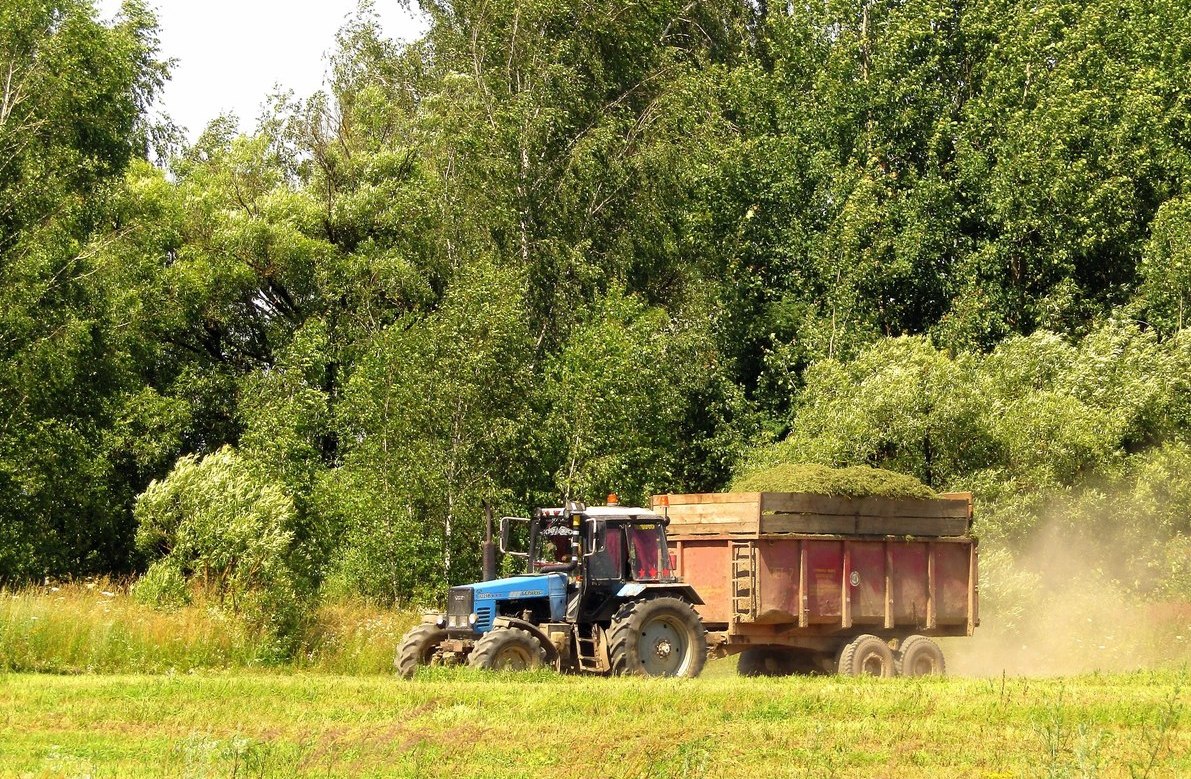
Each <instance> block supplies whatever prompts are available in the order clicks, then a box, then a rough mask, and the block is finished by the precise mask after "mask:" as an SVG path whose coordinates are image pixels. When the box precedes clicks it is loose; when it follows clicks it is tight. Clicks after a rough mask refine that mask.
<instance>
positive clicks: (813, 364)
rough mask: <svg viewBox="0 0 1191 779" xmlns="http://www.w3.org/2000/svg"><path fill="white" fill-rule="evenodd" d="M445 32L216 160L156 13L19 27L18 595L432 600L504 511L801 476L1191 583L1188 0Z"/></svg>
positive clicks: (463, 575) (372, 43)
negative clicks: (869, 473)
mask: <svg viewBox="0 0 1191 779" xmlns="http://www.w3.org/2000/svg"><path fill="white" fill-rule="evenodd" d="M420 8H421V10H422V12H423V13H424V14H425V15H426V17H427V22H428V26H427V31H426V33H425V34H424V35H423V36H422V37H421V38H420V39H418V40H415V41H412V42H408V43H399V42H395V41H393V40H390V39H387V38H386V37H385V36H384V35H383V34H382V33H381V31H380V28H379V25H378V22H377V19H376V17H375V15H374V13H373V12H372V8H371V6H370V5H369V4H368V3H364V4H363V5H362V6H361V7H360V10H359V12H358V13H357V14H356V15H355V17H354V18H353V19H352V20H351V21H350V22H349V23H347V24H346V25H345V26H344V27H343V29H342V30H340V32H339V35H338V38H337V43H336V47H335V49H334V51H333V52H332V53H331V56H330V59H329V62H330V67H329V75H328V83H327V87H326V89H325V90H324V91H322V92H319V93H317V94H315V95H312V96H294V95H292V94H284V93H283V94H278V95H274V96H271V97H270V99H269V102H268V108H267V110H266V111H265V112H264V113H263V115H262V118H261V120H260V122H259V124H258V126H257V127H256V128H255V129H254V130H253V131H252V132H242V131H241V130H240V129H239V127H238V125H237V123H236V121H235V119H234V118H232V117H216V118H214V120H213V121H212V122H211V124H210V125H209V126H208V127H207V128H206V129H205V131H204V132H203V133H202V134H201V136H200V137H199V138H198V140H197V141H195V142H194V143H189V144H188V143H180V142H178V137H179V136H178V133H177V131H176V129H175V128H171V127H170V125H169V123H168V121H166V120H163V118H162V117H160V116H156V115H154V114H153V113H152V105H153V100H154V98H155V96H156V95H157V94H158V93H159V91H160V89H161V87H162V85H163V84H164V83H165V80H166V79H167V78H168V75H169V63H168V60H167V59H166V57H167V55H168V52H162V51H160V46H159V43H158V40H157V29H156V22H155V20H154V18H153V15H152V13H151V12H150V11H149V10H148V9H147V7H146V6H145V5H144V4H143V3H142V2H140V0H130V1H129V2H126V3H125V5H124V6H123V11H122V13H121V15H120V16H119V17H118V18H117V19H116V20H115V21H114V22H113V23H110V24H105V23H102V22H101V21H99V20H98V18H97V14H96V11H95V9H94V7H93V6H92V5H91V3H90V2H88V0H14V1H13V2H9V3H6V4H5V5H4V6H3V8H0V87H2V89H3V94H2V96H0V97H2V100H0V581H3V582H21V581H30V580H38V579H41V578H43V577H47V576H48V577H62V576H83V575H88V574H96V573H117V574H124V573H131V572H145V571H149V573H150V574H151V575H150V576H149V577H147V582H148V583H147V585H146V587H147V588H151V589H153V591H154V592H155V593H157V595H156V596H155V597H159V598H161V599H164V600H169V599H170V598H184V597H185V588H186V582H187V581H193V580H194V579H196V578H203V579H204V580H205V581H206V583H207V585H208V586H209V587H213V588H216V589H217V590H218V591H219V592H220V593H221V597H224V596H226V597H227V598H228V599H229V602H232V603H235V604H237V606H236V608H240V606H239V604H241V603H251V602H253V598H254V597H255V596H253V595H252V592H253V588H252V582H253V581H256V580H257V579H260V578H262V577H267V578H269V580H271V581H281V582H283V583H284V588H285V589H286V592H289V593H290V594H291V596H292V597H291V596H286V597H287V598H289V600H287V601H286V602H287V603H288V602H297V601H300V600H301V598H302V597H312V595H310V594H311V593H318V592H320V591H321V592H335V593H350V594H356V595H362V596H365V597H369V598H373V599H376V600H379V601H382V602H387V603H392V602H408V601H411V600H419V599H431V598H433V597H435V594H436V593H438V592H440V591H441V590H442V588H443V587H444V586H445V585H446V584H447V583H449V582H454V581H460V580H465V579H470V578H472V577H474V576H475V575H476V573H477V571H478V565H479V555H478V554H477V552H476V549H477V546H478V539H479V536H480V532H481V516H482V508H481V507H482V505H483V503H484V502H485V501H487V502H488V503H490V504H491V505H492V506H494V507H495V508H496V510H497V511H499V512H506V513H521V512H524V511H526V510H527V509H528V508H529V507H532V506H536V505H547V504H557V503H558V502H559V501H560V500H562V499H563V498H570V499H582V500H597V499H599V497H600V496H602V495H604V494H605V493H607V492H609V491H616V492H619V493H621V494H622V495H624V496H625V498H626V499H628V500H631V501H634V502H638V501H645V500H647V498H648V496H649V495H650V494H651V493H655V492H662V491H712V490H717V489H722V488H724V487H725V486H726V485H727V484H728V483H729V482H730V481H731V479H732V477H733V475H734V474H738V473H740V472H742V471H743V470H747V469H748V468H752V467H755V466H757V465H758V464H764V463H766V462H772V461H775V460H785V461H814V462H821V463H823V464H828V465H851V464H870V465H874V466H881V467H888V468H893V469H896V470H901V471H904V472H908V473H911V474H913V475H915V476H917V477H918V478H920V479H922V480H923V481H925V482H926V483H928V484H930V485H931V486H933V487H936V488H938V489H962V488H968V489H972V490H974V491H975V492H976V493H977V498H978V500H979V501H980V506H981V513H980V515H979V516H980V519H979V520H978V529H979V532H981V533H982V535H984V536H985V537H986V538H988V539H990V540H992V541H994V542H995V543H998V544H1003V545H1005V546H1006V547H1009V548H1012V547H1013V546H1014V545H1015V544H1021V543H1023V542H1024V541H1023V539H1026V538H1028V537H1029V534H1030V533H1031V532H1032V531H1033V530H1034V529H1036V528H1037V527H1039V526H1041V525H1042V524H1044V523H1046V522H1047V521H1049V519H1050V518H1053V517H1056V516H1057V517H1059V518H1060V520H1061V521H1063V522H1067V523H1070V524H1071V525H1072V526H1081V527H1083V526H1088V525H1087V523H1094V524H1093V525H1092V526H1094V527H1097V528H1103V529H1104V530H1103V532H1106V533H1115V534H1117V535H1118V536H1119V537H1120V538H1122V539H1126V540H1128V541H1129V542H1130V543H1131V544H1132V546H1131V547H1130V548H1131V549H1136V550H1137V551H1138V554H1137V555H1136V556H1135V557H1134V560H1133V562H1132V563H1130V565H1129V566H1126V567H1127V568H1129V570H1128V571H1123V572H1122V573H1121V575H1122V576H1126V575H1129V576H1132V577H1133V578H1132V579H1130V581H1136V582H1137V583H1138V586H1139V587H1141V588H1149V589H1150V590H1155V589H1161V588H1164V587H1166V588H1169V587H1172V586H1181V585H1180V584H1179V583H1180V582H1181V581H1182V578H1183V577H1185V576H1186V574H1185V572H1184V571H1183V568H1185V567H1186V566H1185V563H1183V562H1181V558H1180V556H1179V555H1178V554H1175V553H1173V552H1172V551H1171V550H1177V549H1181V548H1184V547H1185V539H1186V538H1188V537H1189V536H1188V533H1191V527H1189V526H1188V521H1187V517H1188V510H1189V509H1191V477H1188V476H1187V475H1186V474H1187V473H1188V472H1191V469H1188V468H1187V467H1186V466H1187V465H1188V464H1189V463H1191V448H1189V446H1191V438H1189V431H1191V427H1189V426H1188V421H1189V415H1191V400H1189V399H1188V398H1189V393H1188V389H1189V387H1188V376H1189V375H1191V341H1189V340H1188V335H1187V326H1188V321H1187V319H1188V314H1189V312H1188V310H1187V309H1188V302H1189V301H1191V249H1189V248H1188V247H1189V246H1191V194H1189V191H1188V189H1187V187H1188V183H1189V182H1191V157H1189V152H1191V135H1189V130H1188V128H1189V126H1191V103H1189V102H1188V101H1189V98H1188V95H1191V84H1189V83H1188V79H1191V68H1189V67H1188V65H1191V19H1189V18H1188V17H1187V15H1186V13H1185V8H1183V5H1182V4H1181V3H1179V2H1174V1H1173V0H1080V1H1079V2H1075V1H1070V2H1068V1H1066V0H1032V1H1031V2H1028V3H1027V2H1017V1H1016V0H971V1H965V0H901V1H900V2H888V1H883V0H846V1H845V0H818V2H813V3H789V4H784V5H779V4H771V3H768V2H750V1H749V0H712V2H700V3H689V2H677V1H675V2H671V1H670V0H658V2H651V3H644V4H625V3H622V2H611V1H608V2H605V1H604V0H596V1H595V2H591V1H589V0H588V1H585V2H578V1H577V0H549V1H548V2H547V0H507V1H505V2H494V1H493V0H426V1H425V2H422V3H420ZM1080 523H1083V524H1080ZM1180 545H1182V546H1180ZM1143 574H1144V575H1143ZM1172 582H1173V583H1174V584H1172ZM303 593H305V595H303ZM258 600H259V598H258ZM266 600H267V599H266ZM259 610H260V613H261V614H266V613H267V614H269V615H272V616H271V617H269V618H271V619H281V620H284V619H286V618H287V617H286V616H285V615H286V613H287V612H286V610H285V609H284V608H281V607H280V606H279V605H278V602H277V601H276V600H274V601H269V602H267V603H264V604H263V605H259Z"/></svg>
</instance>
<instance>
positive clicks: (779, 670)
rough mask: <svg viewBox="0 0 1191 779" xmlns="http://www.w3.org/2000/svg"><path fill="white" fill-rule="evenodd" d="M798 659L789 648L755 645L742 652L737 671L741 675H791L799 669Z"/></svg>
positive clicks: (737, 663)
mask: <svg viewBox="0 0 1191 779" xmlns="http://www.w3.org/2000/svg"><path fill="white" fill-rule="evenodd" d="M797 661H798V658H797V657H796V656H795V654H794V653H793V652H791V651H790V650H788V649H782V648H780V647H773V646H753V647H749V648H748V649H746V650H744V651H743V652H741V653H740V659H739V660H738V661H737V662H736V673H738V674H739V675H741V676H790V675H791V674H794V673H797V672H798V670H799V669H798V663H797Z"/></svg>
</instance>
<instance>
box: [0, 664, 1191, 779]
mask: <svg viewBox="0 0 1191 779" xmlns="http://www.w3.org/2000/svg"><path fill="white" fill-rule="evenodd" d="M1187 681H1188V678H1187V677H1186V676H1185V675H1184V674H1182V673H1178V672H1139V673H1131V674H1113V675H1089V676H1080V677H1071V678H1061V679H1047V680H1038V679H1020V678H1019V679H1014V678H1006V679H1000V678H994V679H981V680H975V679H925V680H908V679H895V680H879V679H842V678H835V677H815V678H808V677H794V678H786V679H778V680H774V679H741V678H737V677H736V676H734V675H733V674H732V669H731V666H730V662H729V661H719V662H717V663H713V664H712V665H711V666H710V667H709V672H708V673H707V674H706V675H705V676H704V677H701V678H699V679H695V680H634V679H600V678H584V677H563V676H558V675H556V674H553V673H550V672H535V673H531V674H522V675H495V676H494V675H480V674H477V673H475V672H471V671H469V670H466V669H432V670H428V671H425V672H423V673H421V674H420V675H419V677H418V678H416V679H415V680H414V681H412V682H403V681H400V680H397V679H394V678H391V677H386V676H369V677H345V676H336V675H323V674H310V673H292V672H289V673H245V672H235V673H231V672H228V673H211V672H208V673H198V674H162V675H150V676H128V675H119V676H96V675H78V676H66V675H59V676H50V675H36V674H11V673H10V674H5V675H0V775H3V776H34V777H125V776H128V777H138V776H176V777H206V776H219V777H224V776H229V777H230V776H234V777H242V776H248V777H252V776H279V777H280V776H312V777H315V776H317V777H324V776H331V777H334V776H397V777H419V776H426V777H522V776H561V777H571V776H574V777H580V776H583V777H590V776H606V777H734V778H735V777H750V776H775V777H780V776H790V777H860V776H863V777H898V779H911V778H912V777H953V776H955V777H968V776H971V777H987V778H989V779H991V778H993V777H1004V778H1008V777H1038V776H1044V777H1065V776H1072V777H1118V776H1119V777H1131V778H1135V777H1180V776H1188V775H1191V732H1189V731H1188V728H1187V725H1186V717H1185V715H1184V709H1185V705H1186V701H1187V696H1188V689H1187V686H1186V683H1187Z"/></svg>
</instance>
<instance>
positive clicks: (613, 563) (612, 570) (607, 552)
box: [587, 525, 624, 580]
mask: <svg viewBox="0 0 1191 779" xmlns="http://www.w3.org/2000/svg"><path fill="white" fill-rule="evenodd" d="M599 532H600V533H602V534H603V541H604V543H603V549H601V550H600V551H599V552H597V553H595V554H593V555H592V556H591V561H590V562H589V563H588V569H587V570H588V575H589V576H590V577H591V578H592V579H616V580H620V579H623V578H624V528H622V527H620V526H619V525H608V526H606V527H603V528H601V529H600V530H599Z"/></svg>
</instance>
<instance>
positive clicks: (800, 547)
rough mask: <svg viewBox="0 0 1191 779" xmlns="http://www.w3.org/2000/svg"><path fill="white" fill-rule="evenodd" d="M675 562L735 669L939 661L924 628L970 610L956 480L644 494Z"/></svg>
mask: <svg viewBox="0 0 1191 779" xmlns="http://www.w3.org/2000/svg"><path fill="white" fill-rule="evenodd" d="M652 507H653V509H654V510H655V511H656V512H658V513H664V514H665V515H666V516H668V517H669V525H668V528H667V536H668V539H669V542H670V546H671V554H672V557H673V564H674V569H675V573H676V574H677V575H678V576H680V577H681V578H682V579H683V580H684V581H685V582H687V583H688V584H691V585H693V586H694V588H695V590H696V591H698V593H699V595H700V596H701V597H702V598H703V600H704V601H705V604H704V605H702V606H699V607H697V610H698V611H699V614H700V616H701V618H702V620H703V623H704V625H705V626H706V627H707V630H708V644H709V648H710V652H711V654H712V656H719V657H723V656H727V655H731V654H736V653H741V658H740V662H739V666H738V667H739V669H740V672H741V673H743V674H748V675H781V674H789V673H795V672H812V673H813V672H835V671H838V672H840V673H844V674H873V675H878V676H893V675H898V674H904V675H907V676H917V675H923V674H931V673H939V674H941V673H943V671H944V658H943V653H942V651H941V650H940V649H939V646H938V645H937V644H936V643H935V642H934V641H932V640H931V638H932V637H937V636H970V635H972V632H973V630H974V629H975V628H976V626H977V625H979V624H980V621H979V590H978V585H977V582H978V576H977V571H978V567H977V553H976V540H975V539H974V538H972V536H971V534H970V531H971V520H972V499H971V495H970V494H967V493H958V494H949V495H944V496H941V497H940V498H937V499H930V500H917V499H892V498H880V497H870V498H843V497H830V496H825V495H809V494H799V493H773V492H750V493H714V494H698V495H658V496H655V497H654V498H653V501H652Z"/></svg>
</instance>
